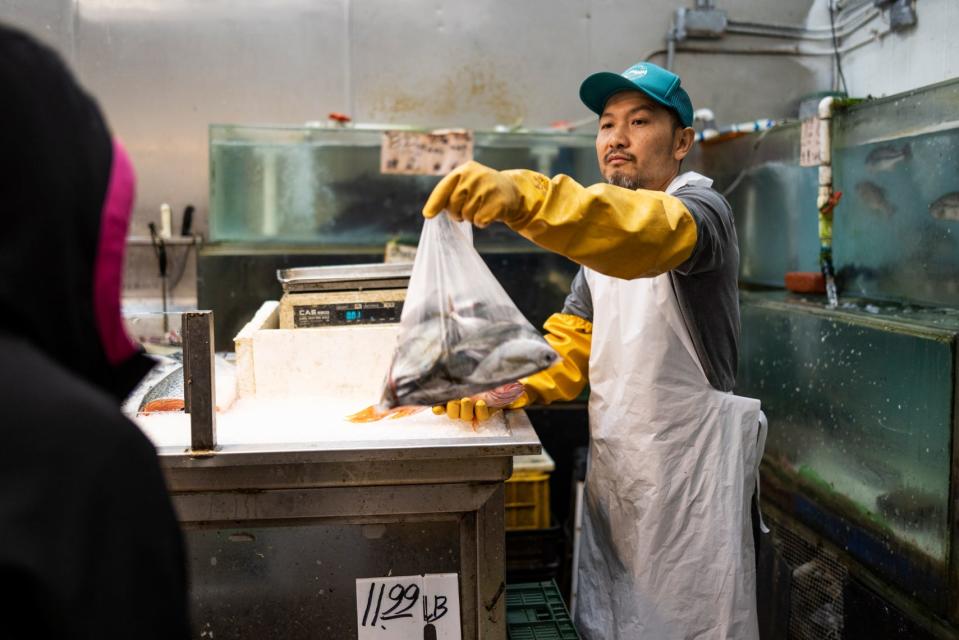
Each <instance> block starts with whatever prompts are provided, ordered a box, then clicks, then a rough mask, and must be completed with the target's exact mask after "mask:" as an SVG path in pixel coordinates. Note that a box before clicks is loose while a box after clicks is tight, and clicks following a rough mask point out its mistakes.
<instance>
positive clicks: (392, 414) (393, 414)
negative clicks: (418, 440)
mask: <svg viewBox="0 0 959 640" xmlns="http://www.w3.org/2000/svg"><path fill="white" fill-rule="evenodd" d="M425 408H426V407H397V408H396V409H393V410H391V411H389V412H388V414H387V416H386V417H387V419H388V420H396V419H397V418H405V417H407V416H412V415H415V414H417V413H419V412H420V411H422V410H423V409H425Z"/></svg>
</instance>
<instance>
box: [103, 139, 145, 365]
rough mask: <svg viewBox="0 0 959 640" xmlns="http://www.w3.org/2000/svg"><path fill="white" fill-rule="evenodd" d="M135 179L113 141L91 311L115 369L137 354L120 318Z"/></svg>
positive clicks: (127, 161) (130, 165)
mask: <svg viewBox="0 0 959 640" xmlns="http://www.w3.org/2000/svg"><path fill="white" fill-rule="evenodd" d="M135 189H136V175H135V174H134V172H133V165H132V164H131V162H130V158H129V157H128V156H127V153H126V151H125V150H124V149H123V146H122V145H121V144H120V141H119V140H117V139H115V138H114V140H113V163H112V166H111V167H110V181H109V183H108V184H107V193H106V197H105V198H104V201H103V211H102V213H101V215H100V239H99V242H98V245H97V255H96V262H95V263H94V267H93V311H94V314H95V317H96V322H97V331H98V332H99V334H100V342H101V343H102V344H103V350H104V352H105V353H106V356H107V361H108V362H109V363H110V364H112V365H116V364H119V363H121V362H123V361H124V360H126V359H127V358H129V357H130V356H132V355H133V354H134V353H136V351H137V346H136V343H134V342H133V340H132V339H131V338H130V336H129V335H127V332H126V329H125V328H124V326H123V318H122V316H121V314H120V291H121V287H122V283H123V254H124V250H125V249H126V237H127V229H128V227H129V225H130V214H131V213H132V211H133V197H134V192H135Z"/></svg>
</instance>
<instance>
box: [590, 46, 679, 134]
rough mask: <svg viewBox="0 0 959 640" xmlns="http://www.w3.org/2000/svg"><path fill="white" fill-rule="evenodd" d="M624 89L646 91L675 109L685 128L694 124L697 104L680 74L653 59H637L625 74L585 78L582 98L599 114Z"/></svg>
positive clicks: (651, 96) (605, 73)
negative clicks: (684, 87)
mask: <svg viewBox="0 0 959 640" xmlns="http://www.w3.org/2000/svg"><path fill="white" fill-rule="evenodd" d="M620 91H642V92H643V93H645V94H646V95H647V96H649V97H650V98H652V99H653V100H655V101H656V102H658V103H659V104H661V105H663V106H664V107H666V108H667V109H672V110H673V111H674V112H676V115H677V116H679V121H680V122H681V123H682V124H683V126H684V127H691V126H692V125H693V103H692V101H690V99H689V94H688V93H686V90H685V89H683V88H682V86H680V80H679V76H677V75H676V74H675V73H673V72H672V71H667V70H666V69H663V68H662V67H660V66H659V65H655V64H653V63H652V62H637V63H636V64H634V65H633V66H631V67H630V68H629V69H626V71H623V73H621V74H619V73H612V72H611V71H600V72H599V73H594V74H593V75H591V76H590V77H588V78H586V79H585V80H583V84H581V85H580V87H579V99H580V100H582V101H583V104H585V105H586V106H587V107H589V108H590V110H591V111H594V112H595V113H596V114H597V115H603V109H604V108H606V102H607V101H608V100H609V98H610V97H611V96H612V95H613V94H614V93H619V92H620Z"/></svg>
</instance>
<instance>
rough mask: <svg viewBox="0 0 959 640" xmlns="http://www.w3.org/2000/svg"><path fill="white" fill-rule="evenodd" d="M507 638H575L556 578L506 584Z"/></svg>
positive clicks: (573, 639) (545, 639)
mask: <svg viewBox="0 0 959 640" xmlns="http://www.w3.org/2000/svg"><path fill="white" fill-rule="evenodd" d="M506 627H507V635H508V637H509V640H579V634H578V633H576V628H575V627H574V626H573V622H572V620H570V617H569V611H568V610H567V609H566V604H565V603H564V602H563V596H562V595H560V593H559V587H557V586H556V581H554V580H549V581H548V582H524V583H522V584H511V585H507V586H506Z"/></svg>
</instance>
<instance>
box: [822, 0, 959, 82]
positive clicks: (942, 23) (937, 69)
mask: <svg viewBox="0 0 959 640" xmlns="http://www.w3.org/2000/svg"><path fill="white" fill-rule="evenodd" d="M828 3H829V0H815V2H814V4H813V6H812V7H811V8H810V11H809V15H808V18H807V20H808V23H809V24H817V25H818V24H829V13H828V6H829V4H828ZM914 7H915V10H916V15H917V23H916V25H915V26H914V27H911V28H908V29H905V30H903V31H900V32H888V30H889V22H888V14H884V15H883V16H881V17H880V18H877V19H876V20H875V21H874V22H873V23H872V24H870V25H869V27H868V28H867V29H864V30H863V31H862V32H861V33H859V34H856V35H854V36H851V37H850V38H849V39H848V41H847V42H846V43H843V44H850V43H853V42H858V41H860V40H861V39H863V38H864V37H868V36H870V35H871V32H872V30H873V29H875V30H877V31H879V36H878V37H876V39H875V41H873V42H871V43H870V44H867V45H865V46H863V47H862V48H859V49H856V50H855V51H851V52H849V53H847V54H845V55H843V56H842V57H841V61H842V69H843V75H845V77H846V83H847V85H848V88H849V94H850V95H852V96H855V97H866V96H870V95H871V96H873V97H877V98H878V97H881V96H886V95H890V94H894V93H900V92H903V91H908V90H910V89H915V88H917V87H922V86H926V85H930V84H935V83H937V82H942V81H943V80H948V79H950V78H956V77H959V38H957V34H959V1H957V0H915V2H914Z"/></svg>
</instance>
